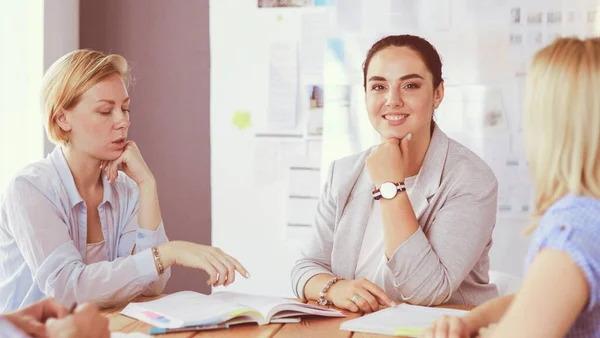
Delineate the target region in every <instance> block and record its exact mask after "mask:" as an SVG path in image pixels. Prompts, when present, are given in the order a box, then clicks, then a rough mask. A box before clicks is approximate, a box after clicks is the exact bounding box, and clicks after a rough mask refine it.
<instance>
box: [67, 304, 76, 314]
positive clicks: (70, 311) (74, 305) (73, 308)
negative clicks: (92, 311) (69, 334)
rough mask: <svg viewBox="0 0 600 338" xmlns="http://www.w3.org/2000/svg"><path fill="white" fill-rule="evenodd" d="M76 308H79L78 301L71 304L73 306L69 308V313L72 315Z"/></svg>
mask: <svg viewBox="0 0 600 338" xmlns="http://www.w3.org/2000/svg"><path fill="white" fill-rule="evenodd" d="M75 308H77V302H75V303H73V305H71V308H70V309H69V312H68V314H70V315H72V314H73V312H75Z"/></svg>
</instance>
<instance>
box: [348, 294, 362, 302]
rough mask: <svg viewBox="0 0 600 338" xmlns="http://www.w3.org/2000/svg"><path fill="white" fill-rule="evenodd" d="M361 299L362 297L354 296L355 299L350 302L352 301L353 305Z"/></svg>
mask: <svg viewBox="0 0 600 338" xmlns="http://www.w3.org/2000/svg"><path fill="white" fill-rule="evenodd" d="M359 298H360V296H359V295H354V297H352V299H350V301H351V302H352V303H356V302H357V301H358V299H359Z"/></svg>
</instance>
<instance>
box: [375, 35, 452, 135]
mask: <svg viewBox="0 0 600 338" xmlns="http://www.w3.org/2000/svg"><path fill="white" fill-rule="evenodd" d="M366 79H367V81H366V87H365V101H366V107H367V111H368V114H369V120H370V121H371V124H372V125H373V127H374V128H375V130H377V132H378V133H379V134H380V135H381V139H382V140H387V139H390V138H398V139H402V138H404V137H405V136H406V135H407V134H408V133H412V134H413V139H422V138H425V137H427V138H428V137H429V135H430V134H429V133H430V128H431V123H432V122H431V121H432V116H433V110H434V109H435V108H434V107H435V106H434V105H439V103H440V102H441V101H442V99H443V96H444V85H443V82H442V83H441V84H440V85H439V86H438V88H433V75H432V74H431V72H430V71H429V69H428V68H427V66H426V65H425V63H424V62H423V60H422V58H421V56H420V55H419V54H418V53H417V52H415V51H414V50H413V49H411V48H409V47H397V46H390V47H386V48H384V49H382V50H380V51H378V52H377V53H376V54H375V55H373V57H372V59H371V60H370V62H369V65H368V69H367V72H366Z"/></svg>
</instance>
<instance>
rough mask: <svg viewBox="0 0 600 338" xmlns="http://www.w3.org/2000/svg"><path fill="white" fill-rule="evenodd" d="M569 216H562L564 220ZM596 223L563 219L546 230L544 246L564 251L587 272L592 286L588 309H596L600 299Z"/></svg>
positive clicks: (599, 249)
mask: <svg viewBox="0 0 600 338" xmlns="http://www.w3.org/2000/svg"><path fill="white" fill-rule="evenodd" d="M567 218H568V217H562V219H563V220H565V219H567ZM595 223H596V224H581V223H573V224H569V222H568V221H563V222H561V223H560V224H557V225H555V226H552V227H551V228H550V229H549V230H548V231H544V233H543V238H542V239H541V242H542V243H543V244H542V246H541V247H542V248H549V249H554V250H559V251H564V252H566V253H567V254H569V256H571V259H573V261H574V262H575V264H577V265H578V266H579V268H580V269H581V270H582V271H583V273H584V274H585V277H586V280H587V282H588V285H589V287H590V299H589V302H588V305H587V307H586V311H591V310H592V309H594V308H595V307H596V306H597V305H598V302H599V299H600V287H599V285H600V245H598V238H600V222H599V221H598V220H596V221H595Z"/></svg>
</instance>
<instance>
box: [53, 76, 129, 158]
mask: <svg viewBox="0 0 600 338" xmlns="http://www.w3.org/2000/svg"><path fill="white" fill-rule="evenodd" d="M57 123H58V124H59V126H60V127H61V128H62V129H63V130H65V131H66V132H67V133H68V137H69V147H73V149H77V150H78V151H81V152H84V153H87V154H89V155H90V156H91V157H93V158H96V159H98V160H102V161H113V160H116V159H117V158H119V156H121V154H122V153H123V149H124V147H125V141H126V139H127V132H128V130H129V125H130V122H129V95H128V93H127V89H126V87H125V84H124V83H123V80H122V79H121V77H120V76H119V75H118V74H114V75H111V76H109V77H107V78H106V79H104V80H102V81H100V82H98V83H97V84H95V85H94V86H92V87H91V88H90V89H88V90H87V91H86V92H85V93H83V95H82V96H81V98H80V100H79V102H78V103H77V104H76V105H75V106H74V107H73V108H71V109H68V110H64V111H63V113H62V114H59V115H58V116H57Z"/></svg>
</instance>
